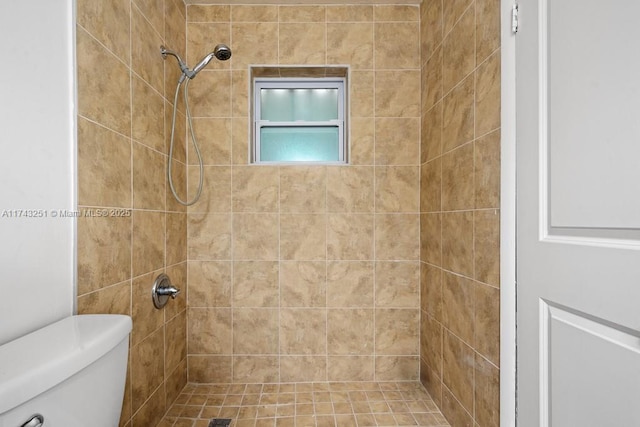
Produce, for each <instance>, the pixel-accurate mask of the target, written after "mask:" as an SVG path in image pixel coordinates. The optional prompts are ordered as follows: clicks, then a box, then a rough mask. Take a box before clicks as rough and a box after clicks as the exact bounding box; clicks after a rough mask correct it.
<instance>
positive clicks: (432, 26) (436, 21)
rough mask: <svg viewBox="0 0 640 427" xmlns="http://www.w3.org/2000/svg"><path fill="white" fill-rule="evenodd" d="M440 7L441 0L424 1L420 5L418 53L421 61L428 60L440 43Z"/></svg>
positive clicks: (441, 35) (441, 34)
mask: <svg viewBox="0 0 640 427" xmlns="http://www.w3.org/2000/svg"><path fill="white" fill-rule="evenodd" d="M442 6H443V5H442V1H441V0H425V1H423V2H422V4H421V10H420V44H421V49H420V53H421V57H422V60H423V61H425V60H427V59H429V58H430V57H431V55H432V54H433V52H434V51H435V49H436V48H437V47H438V46H439V45H440V44H441V43H442V37H443V33H442V27H443V22H442Z"/></svg>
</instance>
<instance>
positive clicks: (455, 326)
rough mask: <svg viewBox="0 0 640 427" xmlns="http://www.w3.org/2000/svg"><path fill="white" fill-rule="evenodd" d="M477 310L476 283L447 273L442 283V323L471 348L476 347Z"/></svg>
mask: <svg viewBox="0 0 640 427" xmlns="http://www.w3.org/2000/svg"><path fill="white" fill-rule="evenodd" d="M475 309H476V293H475V285H474V282H473V281H472V280H470V279H467V278H465V277H463V276H458V275H455V274H452V273H449V272H447V271H445V272H444V274H443V281H442V323H443V325H444V326H445V327H446V328H447V329H448V330H449V331H451V332H452V333H453V334H455V335H456V336H457V337H458V338H460V339H461V340H463V341H464V342H465V343H466V344H467V345H469V346H471V347H473V346H475V335H476V333H475V332H476V331H475V322H474V320H475Z"/></svg>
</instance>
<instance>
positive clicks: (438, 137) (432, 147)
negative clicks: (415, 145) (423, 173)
mask: <svg viewBox="0 0 640 427" xmlns="http://www.w3.org/2000/svg"><path fill="white" fill-rule="evenodd" d="M421 132H422V134H421V135H422V141H421V148H420V156H421V162H422V163H425V162H428V161H429V160H433V159H435V158H436V157H438V156H439V155H440V154H442V103H441V102H439V103H438V104H436V105H435V106H434V107H433V108H432V109H431V110H429V111H427V112H426V113H425V114H424V115H423V116H422V125H421Z"/></svg>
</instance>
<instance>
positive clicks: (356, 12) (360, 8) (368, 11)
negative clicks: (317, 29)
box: [327, 5, 373, 22]
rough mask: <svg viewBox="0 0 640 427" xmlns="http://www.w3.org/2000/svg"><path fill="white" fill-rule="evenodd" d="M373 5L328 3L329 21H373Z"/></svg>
mask: <svg viewBox="0 0 640 427" xmlns="http://www.w3.org/2000/svg"><path fill="white" fill-rule="evenodd" d="M371 21H373V6H367V5H328V6H327V22H371Z"/></svg>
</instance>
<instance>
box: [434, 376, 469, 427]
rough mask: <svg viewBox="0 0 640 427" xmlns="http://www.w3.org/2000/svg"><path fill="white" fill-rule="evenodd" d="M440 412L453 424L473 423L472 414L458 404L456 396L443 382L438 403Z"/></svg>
mask: <svg viewBox="0 0 640 427" xmlns="http://www.w3.org/2000/svg"><path fill="white" fill-rule="evenodd" d="M440 408H441V409H442V414H443V415H444V416H445V418H446V419H447V420H450V421H449V422H450V424H453V425H456V426H457V425H461V426H464V425H468V426H470V425H473V416H472V415H471V414H470V413H469V412H467V410H466V409H465V408H464V406H462V405H461V404H460V401H459V400H458V398H457V397H456V396H454V395H453V394H452V393H451V390H449V389H448V388H447V387H446V385H444V383H443V384H442V403H441V404H440Z"/></svg>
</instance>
